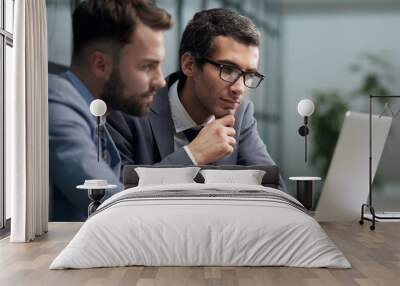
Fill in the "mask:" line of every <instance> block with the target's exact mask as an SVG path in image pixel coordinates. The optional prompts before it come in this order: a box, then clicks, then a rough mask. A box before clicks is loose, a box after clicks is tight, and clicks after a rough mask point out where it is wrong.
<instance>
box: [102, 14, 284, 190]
mask: <svg viewBox="0 0 400 286" xmlns="http://www.w3.org/2000/svg"><path fill="white" fill-rule="evenodd" d="M259 42H260V36H259V33H258V31H257V29H256V27H255V26H254V24H253V23H252V22H251V21H250V19H248V18H246V17H244V16H242V15H240V14H238V13H236V12H234V11H231V10H227V9H222V8H220V9H211V10H206V11H201V12H198V13H196V14H195V15H194V17H193V19H192V20H191V21H190V22H189V24H188V26H187V27H186V29H185V31H184V33H183V36H182V41H181V46H180V50H179V57H180V70H179V71H178V72H176V73H174V74H171V75H170V76H169V77H168V78H167V79H166V81H167V86H166V87H165V88H163V89H160V91H159V92H158V94H157V96H156V98H155V100H154V102H153V104H152V105H151V107H150V114H149V117H147V118H133V117H130V116H127V115H126V114H123V113H120V112H113V114H112V115H111V116H110V117H109V120H108V124H110V127H109V129H110V132H111V135H112V136H113V138H114V140H115V142H116V144H117V147H118V149H119V151H120V153H121V154H122V160H123V161H124V163H130V164H184V165H193V164H194V165H205V164H215V165H226V164H238V165H255V164H262V165H275V163H274V161H273V160H272V159H271V157H270V155H269V154H268V152H267V149H266V146H265V144H264V143H263V141H262V140H261V138H260V136H259V134H258V131H257V125H256V120H255V118H254V107H253V104H252V102H251V101H250V100H249V99H248V98H246V96H245V95H246V92H247V90H248V89H252V88H257V87H258V86H259V85H260V84H261V82H262V80H263V79H264V76H263V75H262V74H260V73H259V72H258V71H257V65H258V61H259V47H258V46H259ZM281 186H282V188H283V182H282V180H281Z"/></svg>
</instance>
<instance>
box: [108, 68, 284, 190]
mask: <svg viewBox="0 0 400 286" xmlns="http://www.w3.org/2000/svg"><path fill="white" fill-rule="evenodd" d="M177 79H178V75H177V73H174V74H172V75H171V76H169V77H168V78H167V86H166V87H164V88H163V89H161V90H160V91H159V92H158V93H157V95H156V97H155V99H154V101H153V103H152V105H151V107H150V114H149V115H148V116H146V117H141V118H139V117H134V116H130V115H127V114H124V113H122V112H119V111H112V112H111V114H110V115H109V116H108V118H107V124H108V130H109V131H110V133H111V136H112V138H113V140H114V142H115V144H116V146H117V148H118V150H119V152H120V155H121V160H122V164H123V165H125V164H140V165H142V164H146V165H152V164H162V165H165V164H168V165H173V164H179V165H193V162H192V161H191V159H190V157H189V156H188V155H187V153H186V151H185V150H184V148H179V149H178V150H176V151H175V150H174V133H175V128H174V125H173V120H172V116H171V108H170V103H169V99H168V90H169V87H170V86H171V85H172V84H173V83H174V82H175V81H176V80H177ZM234 128H235V130H236V136H235V137H236V142H237V144H236V146H235V149H234V151H233V153H232V154H230V155H229V156H226V157H224V158H222V159H220V160H218V161H216V162H215V163H214V165H276V164H275V162H274V161H273V160H272V158H271V156H270V155H269V154H268V152H267V148H266V146H265V144H264V142H263V141H262V140H261V138H260V136H259V134H258V130H257V122H256V120H255V118H254V107H253V103H252V102H251V101H250V100H248V99H247V98H245V99H243V101H242V102H241V104H240V106H239V108H238V110H237V111H236V113H235V125H234ZM280 182H281V184H280V185H281V188H282V189H285V187H284V183H283V180H282V179H280Z"/></svg>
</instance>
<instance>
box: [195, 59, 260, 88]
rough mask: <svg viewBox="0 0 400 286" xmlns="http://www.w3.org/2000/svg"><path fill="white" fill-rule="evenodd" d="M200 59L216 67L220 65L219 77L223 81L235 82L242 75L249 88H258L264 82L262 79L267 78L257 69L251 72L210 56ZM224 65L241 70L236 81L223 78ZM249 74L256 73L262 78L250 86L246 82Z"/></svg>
mask: <svg viewBox="0 0 400 286" xmlns="http://www.w3.org/2000/svg"><path fill="white" fill-rule="evenodd" d="M198 60H200V61H203V62H206V63H209V64H212V65H213V66H215V67H218V68H219V78H220V79H222V80H223V81H226V82H229V83H232V84H234V83H235V82H237V81H238V80H239V79H240V78H241V77H243V84H244V85H245V86H246V87H247V88H251V89H255V88H257V87H259V86H260V84H261V82H262V81H263V80H264V78H265V76H264V75H262V74H260V73H259V72H257V71H255V72H254V71H251V72H250V71H244V70H241V69H240V68H238V67H237V66H234V65H230V64H223V63H219V62H216V61H213V60H210V59H209V58H200V59H198ZM224 67H229V68H232V69H235V70H238V71H240V74H239V76H238V77H237V78H236V79H235V80H234V81H229V80H226V79H223V78H222V69H223V68H224ZM247 74H255V75H256V77H258V78H259V79H260V81H259V82H258V84H257V86H255V87H250V86H248V85H247V84H246V80H245V76H246V75H247Z"/></svg>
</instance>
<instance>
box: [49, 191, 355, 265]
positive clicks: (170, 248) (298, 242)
mask: <svg viewBox="0 0 400 286" xmlns="http://www.w3.org/2000/svg"><path fill="white" fill-rule="evenodd" d="M168 190H182V191H184V190H188V191H189V190H190V191H192V192H195V191H198V192H207V190H214V192H215V190H217V191H231V192H232V191H239V190H241V191H243V190H258V191H260V190H261V191H264V192H266V193H265V194H268V195H271V196H272V199H263V198H252V197H251V196H249V197H248V198H246V197H239V198H238V197H235V196H228V197H195V196H193V197H191V196H182V197H179V196H177V197H176V196H175V197H171V198H169V197H167V198H165V197H164V198H139V199H133V200H129V199H127V200H121V201H119V199H121V198H123V197H127V196H129V195H130V194H134V195H137V194H146V193H137V192H146V191H160V192H163V191H168ZM249 194H251V192H249ZM274 198H278V199H274ZM285 201H286V202H287V203H285ZM290 202H292V203H296V204H300V203H299V202H297V201H296V200H295V199H293V198H292V197H290V196H289V195H287V194H285V193H283V192H281V191H279V190H276V189H272V188H266V187H262V186H251V185H232V184H179V185H164V186H151V187H135V188H131V189H127V190H125V191H123V192H121V193H118V194H116V195H114V196H113V197H111V198H109V199H108V200H107V201H105V202H104V203H103V204H102V205H101V206H100V208H99V210H100V211H99V212H98V213H97V214H95V215H93V216H91V217H90V218H89V219H88V220H87V221H86V222H85V223H84V224H83V225H82V227H81V229H80V230H79V231H78V233H77V234H76V235H75V237H74V238H73V239H72V241H71V242H70V243H69V244H68V245H67V246H66V247H65V249H64V250H63V251H62V252H61V253H60V254H59V255H58V256H57V257H56V259H55V260H54V261H53V263H52V264H51V265H50V269H63V268H91V267H113V266H127V265H146V266H188V265H191V266H194V265H198V266H200V265H204V266H205V265H219V266H241V265H247V266H294V267H333V268H349V267H351V266H350V263H349V262H348V261H347V259H346V258H345V257H344V255H343V254H342V252H341V251H340V250H339V249H338V248H337V247H336V246H335V244H334V243H333V242H332V241H331V240H330V239H329V237H328V236H327V235H326V233H325V232H324V230H323V229H322V228H321V227H320V225H319V224H318V223H317V222H316V221H315V220H314V219H313V218H312V217H311V216H309V215H308V214H306V213H305V212H303V211H302V210H301V209H300V208H298V207H296V205H292V204H290Z"/></svg>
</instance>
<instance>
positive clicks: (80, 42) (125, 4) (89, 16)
mask: <svg viewBox="0 0 400 286" xmlns="http://www.w3.org/2000/svg"><path fill="white" fill-rule="evenodd" d="M138 19H139V20H140V21H141V22H142V23H143V24H145V25H146V26H149V27H150V28H153V29H156V30H166V29H169V28H170V27H171V26H172V21H171V16H170V15H169V14H168V13H167V12H166V11H165V10H164V9H161V8H159V7H157V6H156V5H155V4H154V3H153V1H151V0H87V1H83V2H81V3H80V4H79V5H78V7H77V8H76V9H75V11H74V14H73V19H72V31H73V54H72V60H73V62H77V61H79V59H80V56H81V52H82V48H83V47H85V46H88V45H90V44H92V43H95V42H97V41H103V42H105V43H108V44H112V45H118V46H120V47H121V46H123V45H125V44H127V43H129V42H130V40H131V39H130V37H131V35H132V32H133V31H134V29H135V26H136V22H137V20H138Z"/></svg>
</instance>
